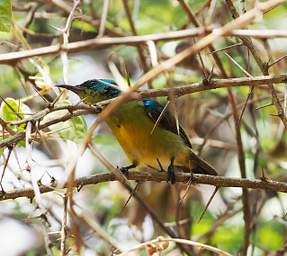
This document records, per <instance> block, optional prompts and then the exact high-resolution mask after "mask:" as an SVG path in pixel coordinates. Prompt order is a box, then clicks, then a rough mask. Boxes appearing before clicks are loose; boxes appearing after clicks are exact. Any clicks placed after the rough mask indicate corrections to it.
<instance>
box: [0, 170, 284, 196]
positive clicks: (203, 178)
mask: <svg viewBox="0 0 287 256" xmlns="http://www.w3.org/2000/svg"><path fill="white" fill-rule="evenodd" d="M127 179H128V180H135V181H140V182H145V181H155V182H166V181H167V173H164V172H155V171H150V172H129V174H128V175H127ZM116 180H117V178H116V177H115V175H114V174H112V173H101V174H96V175H92V176H87V177H82V178H78V179H76V180H75V184H74V187H82V186H86V185H91V184H98V183H103V182H109V181H116ZM175 181H176V182H188V181H191V182H192V183H193V184H207V185H212V186H216V187H219V188H221V187H239V188H240V187H241V188H249V189H263V190H271V191H276V192H283V193H287V183H286V182H285V181H284V182H283V181H282V182H281V181H274V180H271V179H268V180H260V179H242V178H229V177H222V176H210V175H203V174H189V173H176V174H175ZM59 188H67V184H64V185H63V186H61V187H57V188H56V187H53V186H46V185H43V184H42V185H40V186H39V189H40V192H41V193H47V192H51V191H54V190H56V189H59ZM34 196H35V193H34V191H33V189H32V188H24V189H15V190H11V191H6V192H5V193H2V194H0V201H4V200H9V199H16V198H19V197H28V198H33V197H34Z"/></svg>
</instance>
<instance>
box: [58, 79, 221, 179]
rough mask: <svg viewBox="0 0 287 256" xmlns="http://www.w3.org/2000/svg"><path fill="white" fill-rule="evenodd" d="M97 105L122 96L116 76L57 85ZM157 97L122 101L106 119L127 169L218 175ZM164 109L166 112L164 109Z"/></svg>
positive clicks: (170, 174) (124, 169)
mask: <svg viewBox="0 0 287 256" xmlns="http://www.w3.org/2000/svg"><path fill="white" fill-rule="evenodd" d="M58 87H60V88H65V89H68V90H70V91H72V92H74V93H76V94H77V95H78V96H79V97H80V98H81V99H82V100H83V101H84V102H85V103H87V104H90V105H94V104H96V103H98V102H100V101H103V100H108V99H112V98H115V97H117V96H119V95H120V94H121V93H122V91H121V90H120V89H119V88H118V86H117V84H116V82H115V81H113V80H109V79H93V80H88V81H86V82H84V83H82V84H80V85H76V86H71V85H58ZM163 111H164V107H163V106H162V105H161V104H160V103H158V102H157V101H155V100H154V99H143V100H131V101H128V102H125V103H123V104H122V105H120V106H119V107H118V108H117V109H116V110H115V111H114V112H112V113H110V115H109V116H108V117H107V119H106V120H105V121H106V122H107V124H108V126H109V127H110V129H111V130H112V133H113V134H114V135H115V137H116V138H117V140H118V142H119V144H120V145H121V147H122V148H123V150H124V152H125V153H126V155H127V157H128V159H129V160H130V161H131V165H129V166H127V167H123V168H121V170H122V171H123V172H124V171H125V172H127V171H128V170H129V169H131V168H134V167H137V166H142V167H144V166H145V167H151V168H153V169H157V170H167V171H168V177H169V180H170V181H171V182H172V183H173V182H174V181H175V176H174V170H175V168H176V169H179V170H180V169H182V170H184V171H192V172H195V173H202V174H209V175H217V172H216V171H215V170H214V168H213V167H212V166H210V165H209V164H208V163H207V162H205V161H204V160H202V159H200V158H199V157H198V156H197V155H196V154H195V153H194V152H193V151H192V149H191V143H190V141H189V139H188V136H187V135H186V133H185V131H184V130H183V128H182V127H181V126H180V125H179V126H177V124H176V119H175V117H174V116H173V115H172V114H171V113H169V112H168V111H164V112H163ZM162 112H163V113H162Z"/></svg>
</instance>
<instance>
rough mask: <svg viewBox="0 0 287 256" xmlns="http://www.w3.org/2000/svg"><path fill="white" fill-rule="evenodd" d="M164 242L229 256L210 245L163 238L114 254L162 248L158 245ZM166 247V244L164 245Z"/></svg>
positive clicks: (118, 255) (229, 255)
mask: <svg viewBox="0 0 287 256" xmlns="http://www.w3.org/2000/svg"><path fill="white" fill-rule="evenodd" d="M164 241H167V242H175V243H179V244H185V245H190V246H193V247H198V249H204V250H207V251H210V252H214V253H217V254H218V255H225V256H231V254H229V253H228V252H225V251H223V250H220V249H218V248H216V247H213V246H210V245H206V244H203V243H199V242H194V241H191V240H186V239H179V238H176V239H174V238H163V237H158V238H157V239H154V240H151V241H148V242H145V243H141V244H139V245H137V246H135V247H133V248H131V249H129V250H127V251H125V252H123V253H120V254H116V255H117V256H124V255H128V254H129V253H130V252H134V251H138V250H140V249H144V248H145V247H146V246H149V245H155V246H159V247H162V246H160V244H162V243H163V242H164ZM166 246H168V244H167V245H166ZM163 249H165V248H161V250H163Z"/></svg>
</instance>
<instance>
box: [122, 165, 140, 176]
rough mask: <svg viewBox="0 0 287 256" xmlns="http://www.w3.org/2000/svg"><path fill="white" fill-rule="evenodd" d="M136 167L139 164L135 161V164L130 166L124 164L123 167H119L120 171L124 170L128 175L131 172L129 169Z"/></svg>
mask: <svg viewBox="0 0 287 256" xmlns="http://www.w3.org/2000/svg"><path fill="white" fill-rule="evenodd" d="M135 167H137V164H136V163H133V164H131V165H128V166H123V167H121V168H119V169H120V171H121V172H122V174H124V175H128V174H129V170H130V169H133V168H135Z"/></svg>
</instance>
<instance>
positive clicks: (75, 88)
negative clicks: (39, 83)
mask: <svg viewBox="0 0 287 256" xmlns="http://www.w3.org/2000/svg"><path fill="white" fill-rule="evenodd" d="M56 87H59V88H64V89H67V90H69V91H72V92H74V93H79V92H83V91H84V90H85V88H83V87H82V86H79V85H76V86H73V85H67V84H59V85H56Z"/></svg>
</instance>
